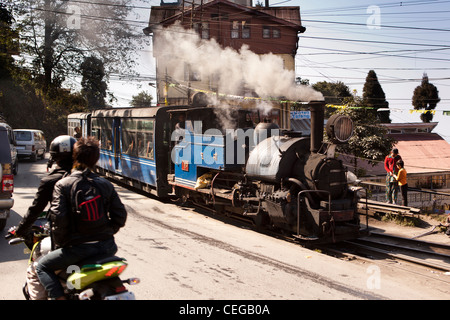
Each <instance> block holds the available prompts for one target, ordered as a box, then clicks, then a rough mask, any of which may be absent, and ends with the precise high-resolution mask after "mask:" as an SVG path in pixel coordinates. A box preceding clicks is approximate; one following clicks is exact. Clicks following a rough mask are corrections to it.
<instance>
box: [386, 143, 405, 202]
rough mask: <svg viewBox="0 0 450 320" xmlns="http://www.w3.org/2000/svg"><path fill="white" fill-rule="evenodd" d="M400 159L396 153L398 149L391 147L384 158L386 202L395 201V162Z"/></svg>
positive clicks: (396, 183)
mask: <svg viewBox="0 0 450 320" xmlns="http://www.w3.org/2000/svg"><path fill="white" fill-rule="evenodd" d="M399 160H402V157H401V156H400V155H399V154H398V149H397V148H394V149H392V151H391V153H390V154H389V155H387V156H386V158H385V159H384V169H385V170H386V202H387V203H394V204H395V203H396V202H397V195H398V182H397V180H396V179H395V175H396V174H397V173H398V168H397V162H398V161H399Z"/></svg>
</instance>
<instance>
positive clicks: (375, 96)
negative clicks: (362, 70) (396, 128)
mask: <svg viewBox="0 0 450 320" xmlns="http://www.w3.org/2000/svg"><path fill="white" fill-rule="evenodd" d="M362 98H363V103H364V105H365V106H366V107H367V108H369V109H372V110H374V112H375V114H377V117H378V118H379V119H380V121H381V123H390V122H391V119H390V118H389V114H390V111H377V110H378V109H380V108H389V102H387V101H386V95H385V94H384V91H383V88H382V87H381V84H380V82H379V81H378V77H377V74H376V73H375V71H374V70H370V71H369V73H368V74H367V77H366V82H365V83H364V87H363V96H362Z"/></svg>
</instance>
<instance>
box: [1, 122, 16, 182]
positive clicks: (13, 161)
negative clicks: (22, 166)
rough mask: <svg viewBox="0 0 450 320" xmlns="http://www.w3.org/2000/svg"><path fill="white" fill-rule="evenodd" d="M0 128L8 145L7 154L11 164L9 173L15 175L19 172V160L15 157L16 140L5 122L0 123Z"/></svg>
mask: <svg viewBox="0 0 450 320" xmlns="http://www.w3.org/2000/svg"><path fill="white" fill-rule="evenodd" d="M0 127H1V129H2V131H3V132H4V134H5V133H6V137H7V140H8V144H9V153H10V154H11V162H10V166H11V172H12V174H14V175H16V174H17V173H18V172H19V158H18V156H17V148H16V140H15V136H14V133H13V129H11V127H10V126H9V125H8V124H7V123H6V122H2V121H0ZM5 143H6V142H5ZM3 148H5V147H3Z"/></svg>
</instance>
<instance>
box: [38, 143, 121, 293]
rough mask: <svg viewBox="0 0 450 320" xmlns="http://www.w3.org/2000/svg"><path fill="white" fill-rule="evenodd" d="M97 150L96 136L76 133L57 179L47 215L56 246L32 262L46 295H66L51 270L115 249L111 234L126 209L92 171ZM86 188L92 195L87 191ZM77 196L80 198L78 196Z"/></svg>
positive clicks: (112, 234)
mask: <svg viewBox="0 0 450 320" xmlns="http://www.w3.org/2000/svg"><path fill="white" fill-rule="evenodd" d="M99 156H100V149H99V144H98V141H97V140H96V139H95V138H94V137H87V138H83V137H82V138H80V139H79V140H78V141H77V142H76V143H75V145H74V149H73V160H74V165H73V169H72V173H71V174H70V175H69V176H67V177H65V178H63V179H61V180H59V181H58V182H57V183H56V185H55V190H54V193H53V200H52V203H51V207H50V211H49V217H50V221H51V224H52V225H51V236H52V241H53V244H54V245H55V248H56V249H55V250H53V251H51V252H50V253H48V254H47V255H46V256H44V257H42V259H41V260H40V261H39V262H38V265H37V267H36V272H37V275H38V277H39V280H40V281H41V283H42V284H43V286H44V287H45V289H46V290H47V293H48V296H49V297H50V298H53V299H57V300H63V299H65V296H64V289H63V287H62V285H61V283H60V281H59V278H58V276H57V275H56V274H55V271H57V270H66V269H67V267H68V266H70V265H76V264H77V263H78V262H80V261H82V260H84V259H87V258H94V257H99V256H101V257H104V256H112V255H114V254H115V253H116V252H117V245H116V243H115V241H114V234H115V233H117V232H118V231H119V229H120V228H121V227H123V226H124V225H125V221H126V218H127V212H126V210H125V207H124V205H123V204H122V202H121V200H120V198H119V196H118V194H117V192H116V191H115V189H114V186H113V185H112V183H110V182H109V181H108V180H106V179H103V178H101V177H99V176H98V175H96V174H94V173H93V172H92V171H91V170H92V168H93V167H94V166H95V164H96V163H97V161H98V159H99ZM88 187H89V188H88ZM87 188H88V189H87ZM89 192H91V195H92V194H94V195H95V196H94V197H88V196H87V195H88V193H89ZM80 199H82V200H83V201H82V202H79V201H78V200H80ZM87 199H89V200H87ZM87 202H89V203H88V205H87V206H85V204H86V203H87ZM94 202H95V203H94ZM89 205H92V206H89ZM89 208H90V209H89ZM92 208H95V210H94V209H92ZM86 211H87V215H89V216H87V215H86Z"/></svg>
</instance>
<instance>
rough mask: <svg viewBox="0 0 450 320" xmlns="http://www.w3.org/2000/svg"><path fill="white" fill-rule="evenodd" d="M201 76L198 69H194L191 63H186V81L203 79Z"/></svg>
mask: <svg viewBox="0 0 450 320" xmlns="http://www.w3.org/2000/svg"><path fill="white" fill-rule="evenodd" d="M201 80H202V79H201V76H200V73H199V72H198V71H195V70H193V68H192V66H191V65H190V64H189V63H185V64H184V81H201Z"/></svg>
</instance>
